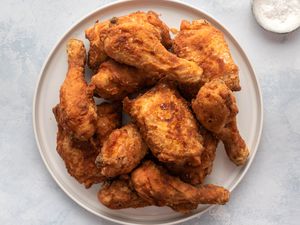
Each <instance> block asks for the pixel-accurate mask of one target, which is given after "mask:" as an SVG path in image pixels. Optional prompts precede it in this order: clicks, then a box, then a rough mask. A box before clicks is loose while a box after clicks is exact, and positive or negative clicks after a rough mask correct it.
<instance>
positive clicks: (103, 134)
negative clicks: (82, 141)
mask: <svg viewBox="0 0 300 225" xmlns="http://www.w3.org/2000/svg"><path fill="white" fill-rule="evenodd" d="M121 123H122V106H121V104H119V103H108V102H103V103H101V104H100V105H97V129H96V135H95V137H94V139H95V142H96V143H98V144H99V147H102V146H103V142H104V141H105V140H106V139H107V137H108V136H109V135H110V133H111V132H112V131H113V130H114V129H117V128H119V127H120V126H121Z"/></svg>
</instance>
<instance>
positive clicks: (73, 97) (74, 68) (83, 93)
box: [57, 39, 97, 140]
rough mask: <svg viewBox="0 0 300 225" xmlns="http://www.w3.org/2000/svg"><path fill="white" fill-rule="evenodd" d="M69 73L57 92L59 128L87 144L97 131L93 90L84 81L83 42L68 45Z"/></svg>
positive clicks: (75, 41)
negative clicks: (58, 93) (58, 97)
mask: <svg viewBox="0 0 300 225" xmlns="http://www.w3.org/2000/svg"><path fill="white" fill-rule="evenodd" d="M67 53H68V64H69V68H68V73H67V76H66V78H65V80H64V82H63V84H62V86H61V88H60V103H59V108H58V109H57V110H59V111H60V118H59V124H60V125H61V127H62V128H63V129H65V130H66V131H67V132H68V133H70V134H71V135H73V136H74V137H76V138H77V139H79V140H88V139H89V138H91V137H92V136H93V135H94V133H95V130H96V120H97V113H96V106H95V102H94V100H93V90H91V89H90V88H88V85H87V83H86V81H85V80H84V66H85V55H86V53H85V48H84V45H83V43H82V41H79V40H76V39H70V40H69V41H68V44H67Z"/></svg>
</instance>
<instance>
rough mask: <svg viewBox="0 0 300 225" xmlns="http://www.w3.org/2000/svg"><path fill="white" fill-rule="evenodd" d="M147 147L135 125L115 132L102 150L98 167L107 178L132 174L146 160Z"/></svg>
mask: <svg viewBox="0 0 300 225" xmlns="http://www.w3.org/2000/svg"><path fill="white" fill-rule="evenodd" d="M146 153H147V146H146V144H145V143H144V141H143V139H142V137H141V135H140V133H139V131H138V129H137V128H136V126H135V125H134V124H127V125H126V126H124V127H122V128H120V129H116V130H114V131H113V132H112V133H111V134H110V135H109V137H108V138H107V140H106V141H105V142H104V144H103V147H102V148H101V151H100V154H99V155H98V157H97V159H96V165H97V166H98V168H100V169H101V174H102V175H104V176H106V177H116V176H118V175H122V174H127V173H130V172H131V171H132V170H133V169H134V168H135V167H136V166H137V165H138V164H139V163H140V161H141V160H142V159H143V158H144V156H145V155H146Z"/></svg>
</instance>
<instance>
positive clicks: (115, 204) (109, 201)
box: [98, 175, 150, 209]
mask: <svg viewBox="0 0 300 225" xmlns="http://www.w3.org/2000/svg"><path fill="white" fill-rule="evenodd" d="M98 200H99V201H100V202H101V203H102V204H103V205H105V206H106V207H108V208H110V209H124V208H139V207H145V206H149V205H150V203H148V202H147V201H145V200H144V199H143V198H141V197H140V196H139V195H138V194H137V193H136V191H135V190H134V188H133V187H132V183H131V180H130V177H129V176H126V175H125V176H122V177H120V178H118V179H116V180H114V181H112V182H106V183H105V184H104V185H103V186H102V187H101V189H100V190H99V192H98Z"/></svg>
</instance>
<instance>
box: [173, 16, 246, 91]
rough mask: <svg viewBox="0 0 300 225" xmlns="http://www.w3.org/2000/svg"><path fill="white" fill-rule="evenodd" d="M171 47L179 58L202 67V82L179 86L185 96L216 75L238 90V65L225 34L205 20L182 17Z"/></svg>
mask: <svg viewBox="0 0 300 225" xmlns="http://www.w3.org/2000/svg"><path fill="white" fill-rule="evenodd" d="M173 50H174V53H175V54H176V55H178V56H179V57H181V58H184V59H187V60H190V61H193V62H196V63H197V64H198V65H199V66H201V67H202V69H203V77H202V83H200V84H199V85H198V86H194V87H193V88H190V87H186V86H184V87H182V89H183V92H184V93H185V94H186V95H189V96H191V97H195V96H196V94H197V92H198V90H199V88H200V86H202V85H203V84H204V83H205V82H208V81H210V80H212V79H215V78H221V79H223V80H224V81H225V83H226V85H227V86H228V87H229V88H230V89H231V90H233V91H239V90H240V89H241V87H240V84H239V76H238V67H237V65H236V64H235V63H234V61H233V59H232V57H231V54H230V50H229V47H228V45H227V43H226V41H225V38H224V35H223V34H222V32H221V31H219V30H218V29H217V28H215V27H214V26H212V25H211V24H209V23H208V22H207V21H205V20H195V21H193V22H192V23H190V22H188V21H186V20H183V21H182V23H181V26H180V32H179V33H178V34H177V35H176V37H175V39H174V41H173Z"/></svg>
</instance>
